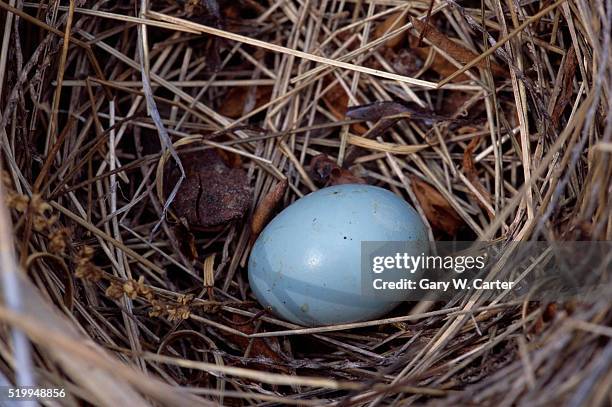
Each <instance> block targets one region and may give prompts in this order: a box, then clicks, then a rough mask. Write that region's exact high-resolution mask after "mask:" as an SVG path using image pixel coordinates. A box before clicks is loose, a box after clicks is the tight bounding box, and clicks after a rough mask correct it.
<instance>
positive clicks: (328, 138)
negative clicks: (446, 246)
mask: <svg viewBox="0 0 612 407" xmlns="http://www.w3.org/2000/svg"><path fill="white" fill-rule="evenodd" d="M116 3H117V4H116ZM217 6H219V4H218V3H217V2H216V1H213V0H206V1H204V0H202V1H201V2H200V1H191V0H188V1H178V0H177V1H173V0H167V1H152V0H140V1H125V2H95V1H84V0H79V1H76V0H69V1H65V2H41V3H40V4H37V3H29V2H22V1H16V0H0V10H2V11H1V12H0V21H2V25H1V26H2V27H3V28H2V29H1V30H0V35H1V40H2V47H1V48H0V52H1V53H0V145H1V148H2V149H1V153H0V157H1V160H0V162H1V163H2V168H3V169H4V172H3V183H2V184H3V185H1V186H0V195H1V196H2V198H3V200H4V201H5V202H6V203H7V204H8V205H7V207H8V209H9V211H4V209H3V213H0V260H1V262H0V265H1V267H2V270H1V271H2V278H3V280H2V288H3V290H2V291H3V293H2V298H3V299H4V302H3V305H2V306H0V320H1V321H2V322H3V323H2V325H1V326H0V384H4V383H13V384H15V383H19V384H31V383H38V384H39V385H41V386H59V385H61V386H64V387H65V388H66V390H67V391H68V393H69V396H68V398H66V399H65V400H63V401H62V404H65V405H78V404H80V403H82V402H88V403H91V404H94V405H108V406H116V405H134V406H135V405H187V404H189V405H199V404H202V405H219V404H228V405H255V404H256V405H322V404H329V405H338V406H348V405H367V406H376V405H409V404H422V403H431V404H436V405H437V404H440V405H453V406H456V405H474V404H483V405H502V406H509V405H514V404H520V405H523V404H529V405H551V404H559V403H561V404H564V405H571V406H580V405H589V406H597V405H601V406H604V405H610V404H611V403H612V395H611V393H610V388H612V371H611V369H610V367H611V366H612V342H611V341H610V337H611V336H612V332H611V329H610V325H611V323H612V312H611V309H610V308H611V303H610V298H609V297H608V298H593V299H592V300H591V301H587V302H565V303H553V304H547V303H539V302H523V303H517V302H513V301H510V300H509V299H507V298H505V296H504V295H501V296H499V297H498V298H496V299H495V300H494V301H493V302H491V301H484V299H483V298H481V296H480V295H479V294H478V293H475V294H470V295H467V296H464V297H462V298H457V299H456V300H455V301H453V302H451V303H448V304H442V303H433V302H427V301H422V302H419V303H410V304H406V305H404V306H402V307H400V308H399V309H398V310H396V311H395V312H394V314H393V315H391V316H389V318H387V319H383V320H378V321H368V322H363V323H355V324H345V325H336V326H329V327H317V328H304V327H299V326H296V325H293V324H290V323H287V322H284V321H281V320H278V319H276V318H274V317H273V316H272V315H270V314H268V313H266V312H264V310H262V309H261V307H260V306H259V305H258V304H257V303H256V302H255V301H254V298H253V297H252V295H251V294H250V291H249V289H248V280H247V279H246V267H245V264H246V261H247V258H248V254H249V250H250V246H251V243H252V236H251V224H250V221H249V216H250V215H247V216H246V217H245V218H244V219H242V220H240V221H235V222H230V223H227V224H224V225H220V226H219V227H216V228H207V229H205V230H199V231H197V232H193V233H192V231H188V230H186V228H184V227H182V226H181V225H180V222H179V221H177V217H176V216H175V213H174V210H173V207H172V205H171V201H172V199H173V196H174V195H173V194H174V193H176V191H177V190H178V188H179V187H180V185H182V183H185V182H189V178H188V177H180V176H179V179H181V180H182V181H181V183H176V184H175V185H167V184H168V182H167V180H165V179H164V178H165V171H166V170H167V168H168V165H166V164H167V163H169V162H176V161H177V159H179V158H180V157H179V155H178V153H177V151H181V152H183V151H184V150H185V149H190V150H191V151H198V149H200V150H201V149H211V148H214V149H215V150H216V151H221V152H222V155H223V156H224V157H225V158H226V159H227V160H229V161H231V162H232V163H233V165H235V166H238V167H241V168H244V169H245V170H246V171H247V173H248V177H249V184H250V186H251V188H252V191H253V199H252V205H251V208H250V211H249V214H251V213H253V212H254V211H255V208H257V207H258V203H260V202H262V201H264V202H265V203H264V205H270V206H271V205H273V204H274V205H276V204H278V203H279V202H278V201H279V199H280V200H282V204H283V205H287V204H289V203H291V202H292V201H293V200H295V199H297V198H299V197H300V196H303V195H304V194H307V193H309V192H311V191H313V190H316V189H317V188H319V187H320V186H321V185H320V184H319V183H318V182H317V179H315V178H314V177H313V173H312V171H311V170H310V163H311V160H312V158H313V157H314V156H316V155H318V154H320V153H325V154H327V155H328V156H330V157H332V158H333V160H335V161H337V162H338V164H340V165H343V166H344V168H345V169H346V170H350V173H351V174H352V175H351V176H356V177H361V178H364V179H365V180H367V182H368V183H371V184H376V185H380V186H383V187H386V188H388V189H390V190H392V191H394V192H395V193H397V194H399V195H401V196H403V197H404V198H405V199H406V200H408V201H410V202H411V203H412V204H413V205H415V207H416V208H417V209H418V211H419V213H420V214H421V216H422V217H423V219H424V220H425V221H426V222H427V224H428V227H429V232H430V236H431V237H432V238H436V239H449V238H451V239H463V240H468V239H480V240H496V241H502V242H509V241H530V240H612V193H611V188H612V183H611V182H610V180H611V177H610V176H611V174H612V161H611V160H610V153H611V152H612V148H611V146H612V119H611V117H612V116H610V115H609V113H610V109H612V107H611V106H612V104H611V101H612V69H611V67H612V53H611V52H610V51H611V48H612V45H611V43H610V39H611V33H612V27H611V25H612V2H611V1H609V0H593V1H587V0H559V1H556V2H552V1H539V0H535V1H522V2H518V1H510V0H507V1H504V0H488V1H484V0H483V1H482V2H478V1H467V2H455V1H452V0H441V1H434V2H429V1H422V2H421V1H416V2H412V1H411V2H405V1H395V0H349V1H338V0H321V1H318V2H315V1H309V0H305V1H299V0H298V1H295V0H290V1H281V0H279V1H265V2H264V1H255V0H244V1H239V2H238V1H236V2H230V1H223V2H220V12H219V13H216V12H215V10H216V8H217ZM428 27H430V28H428ZM390 100H400V101H402V104H401V106H402V107H399V108H400V110H402V112H401V113H400V114H397V112H396V111H395V112H393V113H389V112H388V111H385V110H384V109H382V110H381V111H376V112H372V111H368V112H367V114H368V115H372V116H368V117H363V118H361V119H360V118H354V117H355V116H351V117H347V115H346V112H347V109H350V108H351V107H354V106H362V105H366V104H369V103H373V102H380V101H390ZM398 106H399V105H394V108H398ZM180 155H181V156H183V154H180ZM177 168H178V167H177ZM177 171H178V172H177V173H178V174H180V173H181V171H179V170H178V169H177ZM183 175H185V173H183ZM285 180H286V183H287V188H286V192H285V194H284V195H282V194H281V195H279V190H280V189H278V188H277V189H276V190H275V188H276V186H277V185H283V188H284V184H279V183H278V182H279V181H281V182H283V183H284V182H285ZM164 182H165V183H166V184H164ZM171 191H173V192H171ZM269 191H274V193H275V195H274V199H271V198H270V196H271V195H269V196H268V198H267V200H266V198H265V197H266V195H267V193H268V192H269ZM280 191H281V193H282V192H283V191H285V190H284V189H283V190H280ZM168 194H170V195H169V196H168ZM166 198H168V199H166ZM3 208H4V206H3ZM264 209H266V208H264ZM260 211H261V209H260ZM4 212H6V213H4ZM260 213H261V214H260V215H258V216H257V219H268V217H269V210H264V211H261V212H260ZM11 220H12V222H11ZM260 228H261V225H257V227H256V229H257V230H259V229H260ZM13 247H14V248H16V253H17V255H16V256H13ZM510 254H511V253H507V255H508V256H509V255H510ZM491 277H493V276H491ZM26 338H29V342H28V341H27V340H26Z"/></svg>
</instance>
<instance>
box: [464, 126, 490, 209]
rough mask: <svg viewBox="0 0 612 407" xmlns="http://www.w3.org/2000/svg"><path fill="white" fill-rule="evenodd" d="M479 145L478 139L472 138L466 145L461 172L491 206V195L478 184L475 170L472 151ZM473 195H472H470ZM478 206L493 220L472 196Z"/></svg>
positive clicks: (483, 206)
mask: <svg viewBox="0 0 612 407" xmlns="http://www.w3.org/2000/svg"><path fill="white" fill-rule="evenodd" d="M478 143H480V137H474V138H473V139H472V141H470V144H468V146H467V148H466V149H465V151H464V152H463V172H465V175H466V177H467V179H468V180H469V181H470V182H471V183H472V185H474V187H475V188H476V189H477V190H478V192H479V193H480V194H481V195H482V196H483V197H484V199H485V200H486V201H487V202H488V203H489V204H491V202H492V201H493V199H492V198H491V194H490V193H489V191H487V189H486V188H485V187H484V185H482V183H481V182H480V178H479V177H478V170H476V164H475V163H474V150H476V147H477V146H478ZM472 195H473V194H472ZM474 199H475V200H476V202H478V205H479V206H480V207H481V208H482V209H483V210H484V211H485V212H487V214H488V215H489V218H491V219H493V217H494V214H493V213H492V212H491V211H490V210H489V209H488V208H487V207H486V206H485V205H483V203H482V202H481V200H480V199H478V197H476V196H474Z"/></svg>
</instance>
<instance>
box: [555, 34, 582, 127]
mask: <svg viewBox="0 0 612 407" xmlns="http://www.w3.org/2000/svg"><path fill="white" fill-rule="evenodd" d="M577 65H578V59H577V58H576V50H575V49H574V46H572V47H571V48H570V49H569V51H568V52H567V57H566V58H565V63H564V64H563V68H561V69H563V83H562V84H561V93H560V94H559V96H558V97H557V100H556V101H555V107H554V109H553V112H552V114H551V115H550V116H551V121H552V124H553V127H557V126H558V125H559V120H561V115H562V114H563V112H564V111H565V108H566V107H567V105H568V104H569V102H570V101H571V98H572V95H573V94H574V76H575V74H576V66H577Z"/></svg>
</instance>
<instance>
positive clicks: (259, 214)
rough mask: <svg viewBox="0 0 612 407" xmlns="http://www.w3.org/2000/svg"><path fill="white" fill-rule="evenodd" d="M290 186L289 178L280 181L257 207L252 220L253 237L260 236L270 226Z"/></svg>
mask: <svg viewBox="0 0 612 407" xmlns="http://www.w3.org/2000/svg"><path fill="white" fill-rule="evenodd" d="M288 185H289V181H287V178H285V179H283V180H281V181H279V182H278V183H277V184H276V185H275V186H274V188H272V189H271V190H270V192H268V193H267V194H266V196H265V197H264V198H263V199H262V200H261V202H260V203H259V205H257V208H256V209H255V212H254V213H253V218H252V219H251V234H252V236H253V237H256V236H258V235H259V234H260V233H261V231H262V230H263V228H264V227H265V226H266V225H267V224H268V222H269V221H270V218H271V217H272V215H273V214H274V211H275V209H276V208H277V207H278V205H279V204H280V203H281V201H282V200H283V196H285V192H286V191H287V186H288Z"/></svg>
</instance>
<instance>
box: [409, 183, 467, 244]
mask: <svg viewBox="0 0 612 407" xmlns="http://www.w3.org/2000/svg"><path fill="white" fill-rule="evenodd" d="M410 184H411V186H412V191H413V192H414V194H415V195H416V198H417V200H418V201H419V204H420V205H421V208H422V209H423V212H424V213H425V216H426V217H427V220H428V221H429V224H430V225H431V227H432V228H433V229H435V230H437V231H441V232H444V233H446V234H447V235H449V236H455V235H456V234H457V231H458V230H459V228H460V227H461V226H462V225H463V220H462V219H461V217H459V215H458V214H457V212H456V211H455V209H454V208H453V207H452V206H451V205H450V203H449V202H448V200H447V199H446V198H445V197H444V196H443V195H442V194H441V193H440V192H438V190H437V189H436V188H434V187H432V186H431V185H429V184H428V183H427V182H425V181H422V180H420V179H419V178H417V177H415V176H411V177H410Z"/></svg>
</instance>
